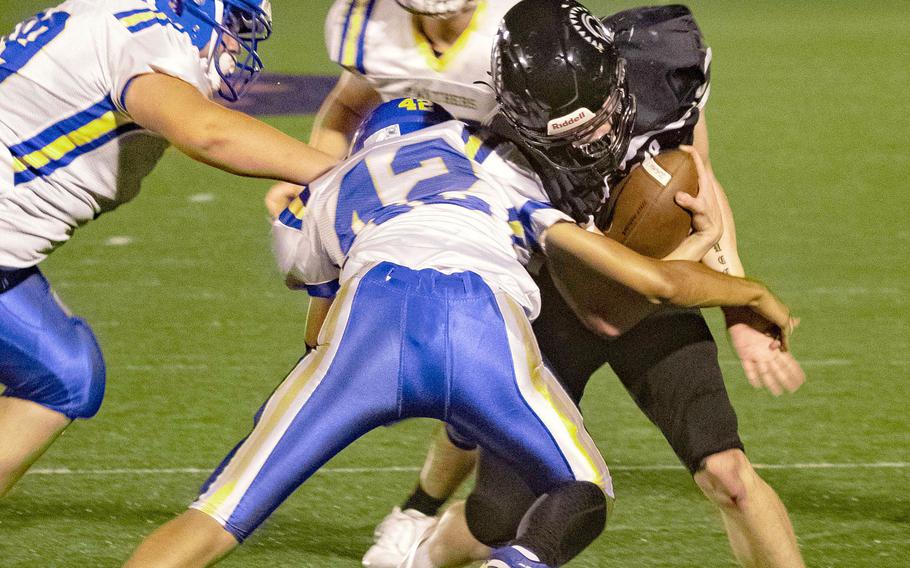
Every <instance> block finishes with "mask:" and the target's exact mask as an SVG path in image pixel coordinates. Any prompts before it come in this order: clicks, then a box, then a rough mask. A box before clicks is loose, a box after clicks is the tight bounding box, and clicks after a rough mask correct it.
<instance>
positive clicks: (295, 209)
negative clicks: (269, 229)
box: [278, 186, 310, 230]
mask: <svg viewBox="0 0 910 568" xmlns="http://www.w3.org/2000/svg"><path fill="white" fill-rule="evenodd" d="M309 200H310V188H309V186H306V187H304V188H303V191H301V192H300V195H298V196H297V197H295V198H294V200H293V201H291V202H290V203H289V204H288V206H287V207H286V208H285V209H284V211H282V212H281V215H279V216H278V221H279V222H281V224H282V225H284V226H286V227H290V228H292V229H298V230H299V229H300V228H301V227H303V215H304V213H306V204H307V202H309Z"/></svg>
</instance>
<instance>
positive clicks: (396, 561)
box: [362, 507, 438, 568]
mask: <svg viewBox="0 0 910 568" xmlns="http://www.w3.org/2000/svg"><path fill="white" fill-rule="evenodd" d="M437 520H438V519H437V518H436V517H428V516H427V515H424V514H423V513H421V512H420V511H417V510H415V509H405V510H404V511H402V510H401V509H400V508H399V507H395V508H394V509H392V512H391V513H389V514H388V515H386V518H384V519H383V520H382V522H381V523H379V525H377V526H376V530H375V531H374V532H373V542H375V544H374V545H373V546H371V547H370V549H369V550H367V553H366V554H364V555H363V560H362V563H363V565H364V566H365V567H366V568H398V566H399V565H400V564H401V563H402V562H404V560H405V557H406V556H407V555H408V552H410V550H411V548H415V546H414V545H415V544H416V543H417V542H418V541H419V540H420V539H421V537H422V536H423V535H424V534H425V533H427V534H428V529H429V528H431V527H433V526H434V525H436V521H437Z"/></svg>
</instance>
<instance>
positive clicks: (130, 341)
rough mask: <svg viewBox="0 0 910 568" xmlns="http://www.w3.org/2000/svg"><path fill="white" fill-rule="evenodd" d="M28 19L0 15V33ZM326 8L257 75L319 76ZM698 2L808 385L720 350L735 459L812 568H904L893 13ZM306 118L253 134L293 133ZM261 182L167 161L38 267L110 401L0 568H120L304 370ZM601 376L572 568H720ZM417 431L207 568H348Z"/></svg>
mask: <svg viewBox="0 0 910 568" xmlns="http://www.w3.org/2000/svg"><path fill="white" fill-rule="evenodd" d="M589 4H590V5H591V6H592V7H593V8H596V10H595V11H597V12H599V13H607V12H608V11H611V10H613V9H619V8H622V7H627V6H631V5H633V3H632V2H628V1H622V2H604V1H599V2H594V1H591V2H589ZM42 5H43V2H35V1H34V0H27V1H25V2H13V1H12V0H0V30H2V31H0V34H2V33H5V32H7V31H9V30H10V29H11V27H12V25H13V24H14V23H15V22H16V21H18V20H19V19H20V18H21V17H24V16H26V15H28V14H30V13H31V12H33V11H34V10H35V9H37V8H40V7H41V6H42ZM327 6H328V2H326V1H324V0H320V1H314V0H296V1H291V0H284V1H280V0H279V1H278V2H275V7H274V8H275V22H276V34H275V37H274V39H273V40H272V41H270V42H269V44H268V45H267V46H266V48H265V49H264V56H265V58H266V63H267V66H268V67H269V68H270V70H272V71H281V72H288V73H314V74H320V73H321V74H326V73H333V72H334V70H333V68H332V66H331V64H330V63H329V61H328V59H327V57H326V56H325V54H324V49H323V47H322V18H323V16H324V14H325V12H326V9H327ZM693 9H694V11H695V14H696V16H697V17H698V19H699V21H700V23H701V26H702V28H703V30H704V32H705V35H706V37H707V39H708V41H709V43H710V44H711V45H712V46H713V49H714V61H713V77H712V78H713V86H712V94H711V102H710V104H709V107H708V108H709V109H710V110H709V111H708V117H709V125H710V128H711V131H712V139H711V143H712V149H711V153H712V159H713V163H714V167H715V169H716V171H717V173H718V177H719V178H720V179H721V181H722V182H723V183H724V185H725V186H726V189H727V192H728V194H729V198H730V201H731V202H732V205H733V210H734V212H736V214H737V217H736V218H737V229H738V234H739V240H740V248H741V252H742V256H743V259H744V261H745V263H746V266H747V270H748V271H749V272H750V273H752V274H753V275H755V276H757V277H759V278H762V279H764V280H766V281H768V282H770V283H771V284H773V286H774V288H775V289H776V290H777V291H779V293H780V294H781V295H782V296H783V298H785V299H786V300H787V301H788V302H790V303H791V304H792V306H793V307H794V309H795V311H796V313H797V314H798V315H800V316H801V317H802V318H803V325H802V327H801V328H800V330H799V332H798V334H797V336H796V338H795V344H794V350H795V352H796V354H797V356H798V357H799V358H800V360H801V361H802V362H803V365H804V367H805V369H806V371H807V372H808V376H809V380H808V382H807V384H806V385H805V386H804V387H803V389H802V390H800V391H799V392H798V393H797V394H795V395H793V396H788V397H783V398H779V399H776V398H773V397H772V396H770V395H769V394H767V393H766V392H763V391H761V392H759V391H753V390H752V388H751V387H750V386H749V385H748V383H747V382H746V380H745V377H744V375H743V373H742V371H741V369H740V368H739V366H738V362H737V361H736V359H735V356H734V354H733V353H732V351H731V350H730V348H729V347H727V345H726V344H725V343H724V342H723V340H721V360H722V364H723V366H724V369H725V370H726V371H727V373H728V386H729V389H730V391H731V396H732V398H733V400H734V403H735V405H736V407H737V409H738V412H739V417H740V423H741V432H742V436H743V438H744V441H745V442H746V445H747V448H748V451H749V455H750V457H751V458H752V460H753V461H754V462H756V463H761V464H770V465H771V466H773V467H768V468H764V469H761V473H762V475H763V476H764V477H765V478H766V479H767V480H768V481H769V482H770V483H771V484H772V485H773V486H774V487H775V488H776V489H777V490H778V492H779V493H780V495H781V497H782V498H783V500H784V502H785V503H786V505H787V506H788V508H789V510H790V513H791V516H792V520H793V523H794V525H795V527H796V531H797V534H798V535H799V540H800V543H801V545H802V548H803V551H804V554H805V558H806V560H807V563H808V564H809V565H810V566H813V567H818V568H821V567H858V566H863V567H902V566H907V565H910V497H908V494H907V487H908V486H910V418H908V409H910V394H908V393H910V389H908V386H907V384H908V381H910V355H908V351H907V350H908V346H910V330H908V319H910V300H908V295H910V286H908V284H907V279H908V277H910V255H908V253H907V251H908V249H910V224H908V217H910V215H908V211H910V207H908V205H907V196H908V180H910V151H908V140H910V105H908V103H907V100H908V99H907V93H908V92H910V65H908V63H907V59H906V58H907V54H908V53H910V18H908V17H907V4H906V3H905V2H898V1H892V2H848V1H841V2H834V1H820V0H814V1H807V2H803V3H795V2H784V1H778V2H766V1H757V2H721V1H719V0H715V1H705V2H698V3H694V5H693ZM311 121H312V118H311V117H307V116H301V117H281V118H275V119H270V122H272V123H273V124H274V125H276V126H278V127H280V128H282V129H285V130H287V131H288V132H290V133H292V134H295V135H298V136H301V137H304V136H306V134H307V133H308V131H309V127H310V124H311ZM267 186H268V184H267V183H265V182H260V181H246V180H242V179H238V178H233V177H231V176H229V175H227V174H222V173H220V172H216V171H214V170H211V169H209V168H206V167H203V166H201V165H197V164H195V163H193V162H191V161H190V160H189V159H187V158H184V157H183V156H181V155H179V154H178V153H177V152H175V151H170V152H169V153H168V155H167V156H166V158H165V159H164V160H163V162H162V163H161V164H160V166H159V167H158V169H157V170H156V171H155V173H154V174H153V175H152V176H151V177H150V178H149V180H148V181H147V183H146V185H145V189H144V192H143V195H142V196H141V197H140V198H139V199H137V200H136V201H135V202H134V203H133V204H131V205H129V206H126V207H124V208H122V210H120V211H118V212H117V213H116V214H113V215H108V216H106V217H103V218H102V219H100V220H99V221H97V222H96V223H93V224H92V225H90V226H88V227H86V228H85V229H83V230H81V231H79V234H78V235H77V236H76V237H75V239H74V240H73V241H72V242H71V243H70V244H68V245H67V246H66V247H64V248H63V249H62V250H60V251H58V252H57V253H55V254H54V255H53V256H52V257H51V258H50V259H49V260H48V261H47V262H46V263H45V264H44V265H43V269H44V271H45V273H46V274H47V276H48V278H49V279H50V280H51V282H52V283H53V284H54V286H55V287H56V289H57V291H58V293H59V294H60V295H61V296H62V298H63V299H64V301H65V302H66V303H67V304H68V305H69V306H70V307H71V308H72V309H73V310H74V311H75V312H76V313H78V314H80V315H81V316H83V317H85V318H86V319H87V320H88V321H89V322H91V324H92V326H93V327H94V329H95V331H96V333H97V335H98V336H99V339H100V341H101V344H102V347H103V349H104V352H105V356H106V359H107V364H108V391H107V398H106V401H105V403H104V406H103V407H102V410H101V413H100V414H99V416H98V417H97V418H95V419H94V420H92V421H89V422H84V423H77V424H75V425H74V426H73V427H71V428H70V429H69V430H68V431H67V432H66V433H65V435H64V436H63V438H62V439H61V440H59V441H58V443H57V444H56V445H55V446H54V447H53V448H52V449H51V450H50V451H49V452H48V454H47V455H46V456H45V457H44V458H43V459H42V460H41V461H40V462H39V463H38V464H37V466H36V469H35V471H33V472H32V473H31V474H29V475H28V476H26V477H25V478H24V479H23V480H22V482H21V483H20V484H19V486H18V487H17V488H16V489H15V490H14V491H13V493H12V494H11V495H10V496H9V497H8V498H7V499H6V500H4V501H2V502H0V566H2V567H4V568H10V567H51V566H59V567H100V566H117V565H119V563H120V562H122V561H123V560H124V559H125V558H126V557H127V556H128V555H129V553H130V551H131V550H132V549H133V548H134V547H135V546H136V545H137V544H138V543H139V542H140V540H141V539H142V538H143V536H145V535H146V534H148V533H149V532H150V531H151V530H152V529H153V528H155V527H156V526H158V525H160V524H161V523H163V522H165V521H166V520H168V519H169V518H171V517H172V516H174V515H175V514H177V513H179V512H181V511H182V510H183V508H184V507H185V505H186V504H187V503H188V502H189V501H190V500H191V499H192V498H193V497H194V496H195V491H196V489H197V487H198V485H199V483H201V481H202V480H203V479H205V477H206V475H207V472H208V471H209V470H210V469H211V468H212V467H214V466H215V465H216V464H217V463H218V461H219V460H220V459H221V457H222V456H223V455H224V453H225V452H226V451H227V450H228V449H229V448H230V446H231V445H232V444H233V443H234V442H235V441H236V440H237V439H239V438H240V437H241V436H242V435H244V434H245V433H246V431H247V430H248V428H249V426H250V424H251V416H252V414H253V412H255V410H256V409H257V408H258V406H259V404H260V403H261V401H262V400H263V399H264V397H266V396H267V395H268V394H269V392H270V391H271V389H272V388H273V387H274V385H275V384H276V383H277V382H278V381H280V380H281V378H282V377H283V376H284V373H285V372H286V371H287V370H288V369H289V368H290V367H291V366H292V365H293V363H294V362H295V361H296V359H297V357H298V356H299V354H300V346H301V345H302V340H301V333H302V321H303V314H304V309H305V306H306V298H305V296H304V295H303V294H302V293H292V292H289V291H287V290H286V289H284V287H283V285H282V282H281V279H280V278H279V277H278V274H277V271H276V270H275V269H274V268H273V263H272V259H271V257H270V253H269V235H268V223H267V222H266V214H265V211H264V209H263V207H262V205H261V197H262V195H263V193H264V190H265V188H266V187H267ZM116 237H124V238H119V239H118V238H116ZM112 239H113V240H112ZM124 242H125V243H126V244H114V243H124ZM902 251H903V252H902ZM712 316H716V314H712ZM712 322H713V324H714V329H715V332H716V333H717V334H718V335H723V330H722V327H720V326H718V325H717V323H718V319H717V317H713V319H712ZM601 375H602V376H600V377H598V379H599V380H596V381H594V382H592V385H591V387H590V388H589V391H588V396H587V398H586V401H585V404H584V409H585V411H586V417H587V419H588V424H589V427H590V429H591V431H592V433H593V434H594V437H595V439H596V440H598V442H599V443H600V446H601V448H602V449H603V453H604V455H605V457H606V458H607V461H608V463H609V464H611V467H612V470H613V473H614V477H615V485H616V490H617V496H618V501H617V505H616V509H615V515H614V516H613V518H612V519H611V521H610V526H609V527H608V530H607V532H606V533H605V534H604V535H603V536H601V538H600V539H599V540H598V541H597V542H596V543H595V545H593V546H592V547H591V548H590V549H588V550H587V551H586V552H585V553H583V554H582V556H580V557H579V558H578V559H577V560H576V561H574V562H573V563H572V564H571V565H572V566H578V567H592V568H593V567H602V566H603V567H606V566H615V567H623V568H638V567H664V566H666V567H670V566H674V567H677V566H680V567H683V566H685V567H723V566H734V564H733V562H732V560H731V556H730V554H729V552H728V549H727V545H726V542H725V537H724V533H723V531H722V528H721V525H720V522H719V518H718V517H717V515H716V514H715V513H714V511H713V510H712V508H711V506H710V505H709V504H708V503H707V501H706V500H705V499H703V498H702V497H701V494H700V492H698V490H697V489H696V488H695V486H694V484H692V482H691V480H690V478H689V477H688V475H687V474H686V473H685V472H684V471H683V470H682V469H681V468H676V467H674V466H675V463H676V462H675V459H674V456H673V455H672V453H671V452H670V450H669V448H668V447H667V446H666V444H665V443H664V442H663V440H662V439H661V438H660V435H659V433H658V432H657V431H656V430H655V429H654V428H653V427H652V426H651V425H650V424H649V423H648V422H647V421H646V419H645V418H644V417H643V416H642V415H641V414H640V413H639V412H638V410H637V409H636V408H635V407H634V405H633V404H632V402H631V401H630V399H629V397H628V396H627V395H626V394H625V392H624V391H623V390H622V388H621V387H620V386H619V384H618V381H616V380H615V379H614V377H613V376H612V374H611V373H610V372H608V371H604V372H602V373H601ZM431 428H432V424H430V423H428V422H423V421H414V422H409V423H404V424H401V425H398V426H396V427H394V428H387V429H382V430H381V431H376V432H374V433H372V434H370V435H369V436H367V437H366V438H365V439H363V440H361V441H359V442H357V443H356V444H355V445H353V446H352V447H351V448H349V449H348V450H347V451H345V452H344V453H343V454H341V455H340V456H338V457H337V458H336V459H335V460H333V461H332V462H331V463H330V464H329V465H328V467H327V468H326V470H325V471H323V472H321V473H319V474H317V475H316V476H315V477H314V478H313V479H312V480H311V481H310V482H309V483H307V484H306V485H305V486H304V487H303V488H302V489H301V490H300V491H299V492H298V493H297V494H295V495H294V496H293V497H292V498H291V499H290V500H289V501H288V502H287V503H286V504H285V505H284V506H283V507H282V508H281V509H279V510H278V512H277V513H276V514H275V515H274V517H273V518H272V519H271V520H270V521H269V522H268V523H266V524H265V525H264V526H263V528H262V529H261V530H260V531H259V532H258V533H257V534H256V535H255V536H254V537H253V538H252V539H251V540H250V541H249V542H248V544H246V545H245V546H243V547H242V548H240V549H239V550H238V551H237V552H236V553H235V554H234V555H233V556H231V557H230V558H229V559H228V560H226V561H225V562H224V563H223V565H224V566H236V567H241V566H243V567H260V566H262V567H274V566H301V567H350V566H356V565H359V559H360V556H361V554H362V553H363V551H364V550H365V549H366V548H367V547H368V545H369V543H370V540H371V534H372V529H373V526H374V525H375V523H376V522H377V521H379V520H380V519H381V518H382V517H383V516H384V515H385V513H386V512H387V511H388V509H390V508H391V507H392V506H393V505H395V504H398V503H399V501H400V499H401V498H402V497H403V496H404V495H405V494H406V493H407V491H409V490H410V489H411V486H412V484H413V483H414V480H415V470H416V468H417V467H418V466H419V464H420V463H421V462H422V459H423V455H424V453H423V452H424V449H425V444H426V441H427V436H428V433H429V432H430V430H431ZM665 466H666V467H665Z"/></svg>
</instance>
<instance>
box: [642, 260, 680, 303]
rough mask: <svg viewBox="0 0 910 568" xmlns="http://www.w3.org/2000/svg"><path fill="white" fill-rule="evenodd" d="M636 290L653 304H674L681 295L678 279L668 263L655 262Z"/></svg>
mask: <svg viewBox="0 0 910 568" xmlns="http://www.w3.org/2000/svg"><path fill="white" fill-rule="evenodd" d="M651 266H652V269H651V270H649V271H648V273H647V274H646V275H645V276H646V277H645V278H644V279H643V281H642V283H641V285H640V286H639V288H638V289H637V290H636V291H637V292H638V293H639V294H641V295H642V296H644V297H645V298H647V299H648V301H649V302H651V303H652V304H673V303H675V302H676V300H677V298H678V296H679V289H680V287H679V285H678V283H677V282H678V281H677V280H676V279H675V278H674V275H673V270H671V269H669V266H668V265H667V263H664V262H655V263H653V264H652V265H651Z"/></svg>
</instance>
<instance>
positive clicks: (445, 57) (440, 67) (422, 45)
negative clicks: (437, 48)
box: [411, 0, 487, 72]
mask: <svg viewBox="0 0 910 568" xmlns="http://www.w3.org/2000/svg"><path fill="white" fill-rule="evenodd" d="M486 9H487V3H486V0H479V1H478V2H477V7H476V8H474V15H473V16H471V21H470V22H469V23H468V27H466V28H465V30H464V31H463V32H461V35H459V36H458V39H457V40H455V43H453V44H452V45H451V47H449V49H447V50H446V52H445V53H443V54H442V55H440V56H439V57H437V56H436V53H434V52H433V47H432V46H431V45H430V42H429V41H427V36H425V35H424V34H423V32H422V31H421V30H420V26H419V25H418V24H417V18H416V17H414V16H412V17H411V29H412V31H413V32H414V43H416V44H417V52H418V53H420V54H421V55H422V56H423V58H424V59H425V60H426V62H427V65H428V66H429V67H430V69H432V70H433V71H437V72H442V71H445V69H446V67H448V66H449V64H450V63H451V62H452V60H453V59H455V58H456V57H458V54H459V53H461V51H462V50H463V49H464V47H465V45H467V43H468V40H469V39H470V38H471V36H472V35H473V34H474V33H475V32H476V31H477V28H478V26H479V25H480V20H481V18H483V14H484V12H486Z"/></svg>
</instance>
